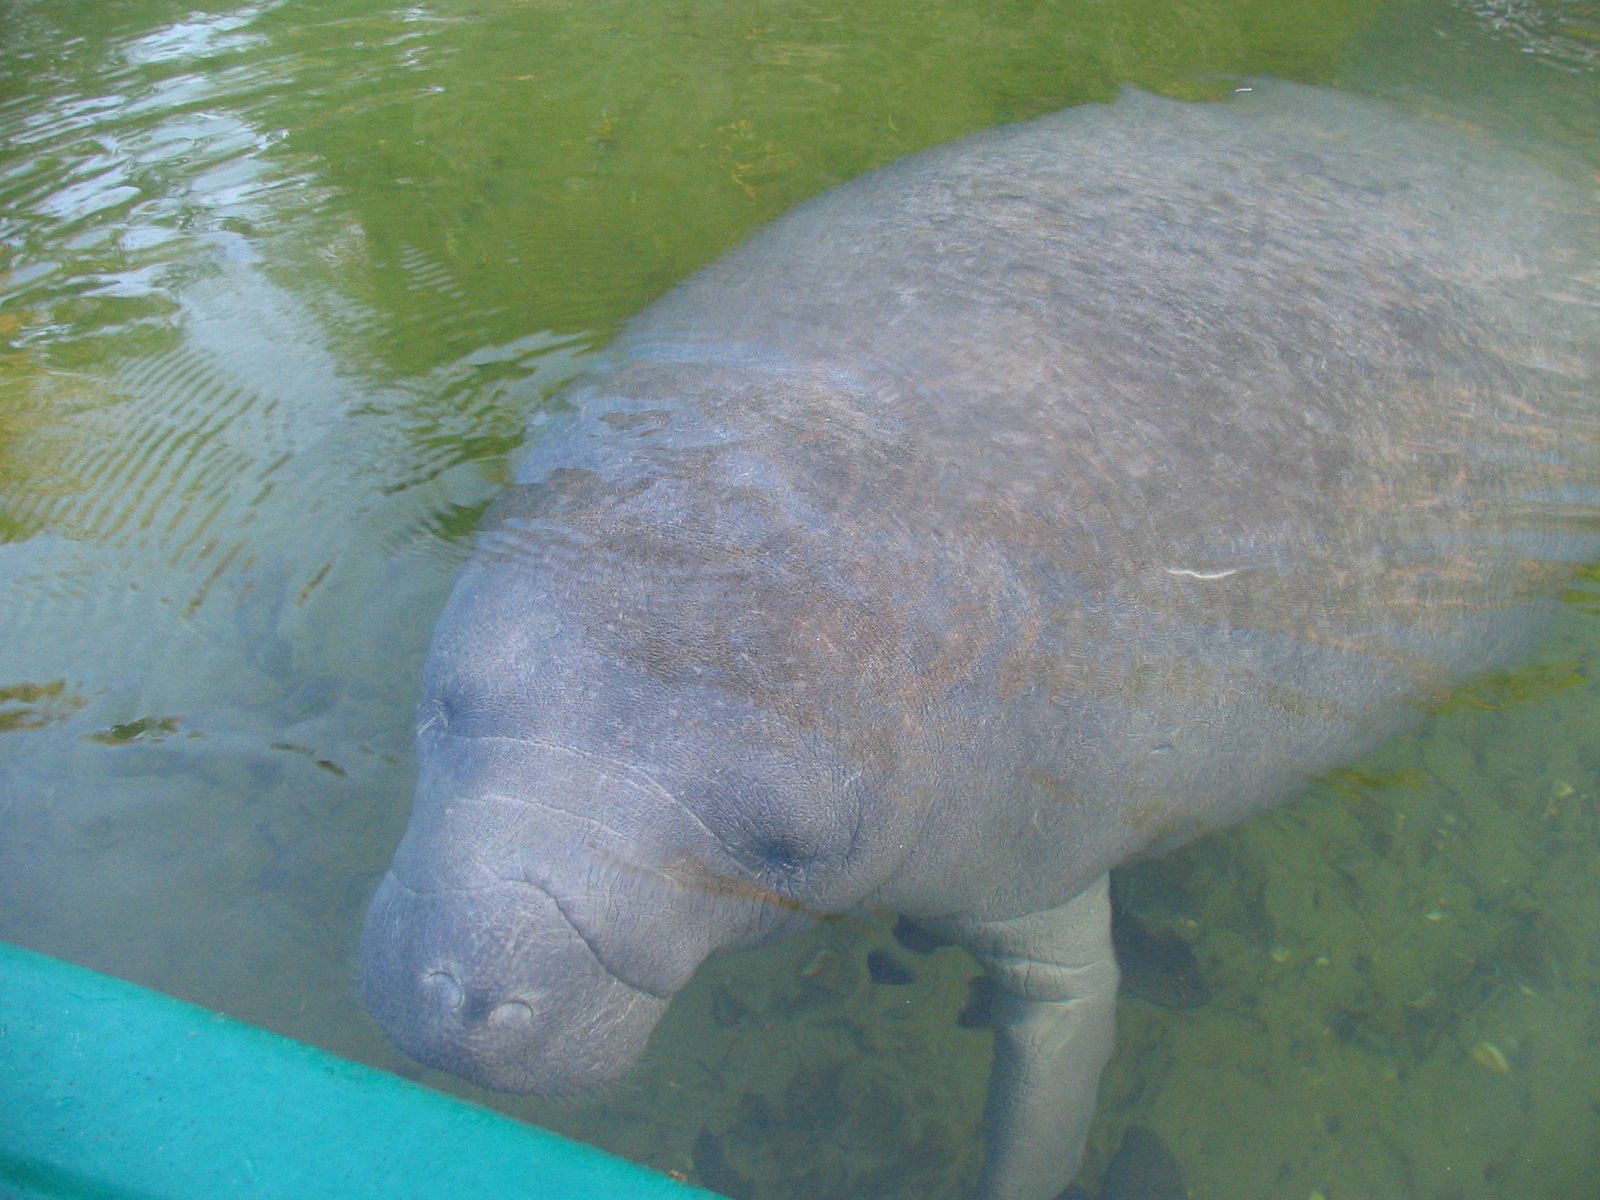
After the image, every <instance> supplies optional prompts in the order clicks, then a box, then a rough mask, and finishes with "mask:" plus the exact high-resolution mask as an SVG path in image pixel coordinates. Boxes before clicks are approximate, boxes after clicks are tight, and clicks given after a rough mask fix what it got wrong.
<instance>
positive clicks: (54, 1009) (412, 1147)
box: [0, 942, 714, 1200]
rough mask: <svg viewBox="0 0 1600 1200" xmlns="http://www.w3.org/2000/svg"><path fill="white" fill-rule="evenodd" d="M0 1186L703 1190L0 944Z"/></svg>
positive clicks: (615, 1195)
mask: <svg viewBox="0 0 1600 1200" xmlns="http://www.w3.org/2000/svg"><path fill="white" fill-rule="evenodd" d="M0 990H3V991H4V993H5V998H6V1003H5V1019H4V1021H3V1022H0V1060H3V1061H4V1062H5V1070H4V1071H0V1113H3V1114H4V1116H3V1117H0V1195H4V1196H7V1197H12V1196H25V1197H29V1198H30V1200H32V1198H33V1197H38V1198H39V1200H46V1198H49V1200H84V1198H86V1197H104V1198H111V1197H121V1198H129V1200H131V1198H136V1197H154V1196H160V1197H163V1200H216V1198H217V1197H219V1196H228V1197H235V1198H237V1200H244V1198H245V1197H251V1198H253V1200H322V1198H324V1197H326V1198H328V1200H364V1198H366V1197H373V1198H374V1200H376V1198H380V1197H382V1198H393V1197H398V1196H412V1195H427V1196H450V1197H452V1198H453V1200H515V1198H516V1197H527V1198H529V1200H532V1198H534V1197H539V1198H541V1200H695V1198H696V1197H700V1198H701V1200H714V1198H713V1197H710V1196H709V1195H708V1193H706V1192H704V1191H701V1190H700V1189H698V1188H692V1187H689V1186H688V1185H686V1184H683V1183H679V1182H677V1181H675V1180H672V1179H668V1178H667V1177H666V1176H664V1175H658V1174H656V1173H655V1172H652V1171H648V1170H645V1169H643V1168H641V1167H637V1166H635V1165H634V1164H632V1163H630V1162H627V1161H625V1160H623V1159H620V1158H614V1157H612V1156H611V1155H609V1154H605V1153H603V1152H601V1151H598V1150H594V1149H592V1148H590V1147H588V1146H584V1145H582V1144H580V1143H577V1142H569V1141H567V1140H566V1139H564V1138H559V1137H556V1136H554V1135H553V1134H550V1133H546V1132H545V1131H544V1130H541V1129H535V1128H533V1127H531V1126H528V1125H523V1124H520V1123H519V1122H516V1121H511V1120H507V1119H506V1118H505V1117H502V1116H500V1115H498V1114H497V1113H492V1112H490V1111H488V1110H487V1109H484V1108H479V1107H478V1106H476V1105H472V1104H466V1103H464V1102H462V1101H460V1100H456V1099H453V1098H451V1097H447V1096H444V1095H441V1094H440V1093H438V1092H435V1091H432V1090H430V1089H428V1088H423V1087H418V1086H417V1085H416V1084H412V1083H407V1082H406V1081H404V1080H402V1079H397V1078H396V1077H395V1076H393V1075H389V1074H386V1073H385V1072H382V1071H374V1070H372V1069H370V1068H368V1067H363V1066H359V1065H357V1064H356V1063H352V1062H347V1061H345V1060H343V1059H338V1058H335V1057H333V1056H332V1055H330V1054H324V1053H323V1052H322V1051H320V1050H314V1049H312V1048H311V1047H309V1046H304V1045H301V1044H300V1043H298V1042H291V1041H289V1040H287V1039H285V1038H281V1037H278V1036H277V1035H276V1034H271V1033H268V1032H266V1031H265V1030H262V1029H256V1028H254V1027H252V1026H249V1025H244V1024H241V1023H240V1022H238V1021H233V1020H230V1019H228V1018H227V1017H224V1016H221V1015H219V1014H217V1013H212V1012H207V1011H206V1010H204V1009H201V1008H196V1007H194V1006H193V1005H191V1004H185V1003H183V1002H182V1001H180V1000H174V999H172V998H171V997H170V996H163V995H162V994H161V993H159V992H152V991H149V990H148V989H145V988H141V987H138V986H136V985H134V984H131V983H124V982H123V981H121V980H119V979H112V978H110V977H109V976H106V975H100V974H97V973H95V972H92V971H88V970H85V969H84V968H82V967H75V966H72V965H71V964H69V963H64V962H62V961H61V960H60V959H53V958H49V957H46V956H44V955H40V954H34V953H32V952H31V951H28V950H23V949H21V948H20V947H17V946H11V945H7V944H6V943H3V942H0Z"/></svg>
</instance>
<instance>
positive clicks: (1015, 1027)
mask: <svg viewBox="0 0 1600 1200" xmlns="http://www.w3.org/2000/svg"><path fill="white" fill-rule="evenodd" d="M948 928H950V930H951V932H952V933H953V934H955V935H956V936H957V938H958V940H959V941H960V942H961V943H962V944H963V945H965V946H966V947H967V948H968V949H969V950H971V951H972V953H973V954H974V955H976V956H977V958H978V960H979V962H981V963H982V964H983V967H984V969H985V970H986V971H987V972H988V973H989V976H990V978H991V979H992V980H993V981H994V984H995V995H994V999H993V1005H994V1007H993V1010H992V1015H993V1024H994V1030H995V1059H994V1070H993V1073H992V1074H991V1075H990V1077H989V1103H988V1108H987V1112H986V1113H985V1118H986V1125H987V1127H988V1138H989V1155H988V1160H987V1162H986V1163H985V1164H984V1170H983V1179H982V1181H981V1184H980V1186H979V1188H978V1195H979V1196H980V1197H981V1200H1051V1198H1052V1197H1054V1196H1056V1195H1057V1194H1058V1193H1059V1192H1060V1191H1061V1189H1062V1188H1064V1187H1066V1185H1067V1184H1068V1183H1069V1182H1070V1181H1071V1179H1072V1177H1073V1176H1074V1175H1075V1174H1077V1171H1078V1163H1079V1160H1080V1159H1081V1158H1082V1156H1083V1143H1084V1139H1085V1138H1086V1137H1087V1136H1088V1133H1089V1123H1090V1121H1091V1120H1092V1118H1093V1117H1094V1106H1095V1093H1096V1091H1097V1090H1098V1087H1099V1083H1100V1070H1101V1068H1102V1067H1104V1066H1105V1064H1106V1060H1107V1059H1108V1058H1110V1057H1111V1047H1112V1043H1113V1041H1114V1039H1115V1035H1116V1000H1117V964H1116V959H1115V958H1114V957H1113V955H1112V951H1111V905H1110V900H1109V897H1108V894H1107V881H1106V878H1105V877H1104V876H1102V877H1101V878H1100V879H1099V880H1097V881H1096V882H1095V883H1094V884H1092V885H1091V886H1090V887H1088V888H1087V889H1085V890H1084V891H1083V892H1082V893H1081V894H1079V895H1078V896H1077V897H1075V898H1074V899H1072V900H1070V901H1069V902H1068V903H1066V904H1063V905H1062V906H1061V907H1060V908H1053V909H1047V910H1045V911H1044V912H1037V913H1030V914H1029V915H1027V916H1024V917H1018V918H1016V919H1015V920H1011V921H981V922H980V921H972V920H963V921H959V922H953V923H952V924H951V925H950V926H949V927H948Z"/></svg>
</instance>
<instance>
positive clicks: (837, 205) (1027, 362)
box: [363, 84, 1600, 1200]
mask: <svg viewBox="0 0 1600 1200" xmlns="http://www.w3.org/2000/svg"><path fill="white" fill-rule="evenodd" d="M1586 202H1587V201H1586V198H1585V196H1584V194H1583V193H1582V191H1581V190H1579V189H1576V188H1573V189H1569V188H1568V187H1567V186H1565V185H1564V184H1562V183H1560V182H1558V181H1556V180H1555V179H1553V178H1551V177H1549V176H1547V175H1545V174H1543V173H1542V172H1541V171H1540V170H1538V169H1537V168H1535V167H1534V166H1532V165H1531V164H1530V163H1528V162H1526V161H1524V160H1522V159H1520V158H1518V157H1516V156H1514V155H1511V154H1508V153H1505V152H1501V151H1497V150H1495V149H1493V148H1492V147H1490V146H1489V145H1487V144H1482V143H1481V142H1480V140H1479V139H1478V138H1477V137H1476V136H1475V135H1474V134H1473V133H1472V132H1471V131H1469V130H1465V129H1463V128H1458V127H1457V126H1455V125H1453V124H1450V123H1448V122H1445V121H1442V120H1430V119H1426V118H1419V117H1407V116H1403V115H1401V114H1398V113H1395V112H1392V111H1390V110H1388V109H1386V108H1384V107H1381V106H1379V105H1377V104H1375V103H1371V102H1368V101H1364V100H1359V99H1355V98H1350V97H1345V96H1340V95H1338V94H1335V93H1332V92H1324V91H1319V90H1315V89H1308V88H1301V87H1295V86H1290V85H1283V84H1261V85H1256V86H1255V87H1254V89H1253V90H1252V91H1250V92H1249V93H1248V94H1243V95H1240V96H1239V97H1237V98H1235V99H1234V100H1233V101H1232V102H1230V103H1228V104H1226V105H1189V104H1182V103H1177V102H1172V101H1167V100H1162V99H1157V98H1154V97H1151V96H1148V95H1143V94H1139V93H1135V92H1131V91H1130V92H1126V93H1124V94H1123V96H1122V97H1121V98H1120V99H1118V100H1117V101H1116V102H1115V103H1114V104H1110V105H1089V106H1085V107H1082V108H1078V109H1073V110H1071V111H1068V112H1064V113H1061V114H1058V115H1055V116H1050V117H1044V118H1041V119H1039V120H1036V121H1032V122H1029V123H1027V124H1021V125H1015V126H1009V127H1006V128H1001V129H996V130H993V131H990V132H988V133H984V134H981V135H978V136H976V137H972V138H968V139H966V140H965V141H961V142H957V143H955V144H954V145H951V146H947V147H943V148H941V149H937V150H934V151H930V152H928V153H925V154H921V155H918V156H916V157H914V158H910V159H907V160H905V161H903V162H900V163H898V164H896V165H894V166H892V167H890V168H888V169H886V170H883V171H879V172H876V173H874V174H871V175H868V176H865V177H864V178H861V179H858V180H856V181H854V182H852V183H849V184H847V185H845V186H843V187H840V188H837V189H836V190H834V191H832V192H830V193H828V194H827V195H825V196H823V197H821V198H820V199H818V200H815V201H813V202H811V203H809V204H806V205H805V206H803V207H801V208H800V209H798V210H797V211H796V212H794V213H793V214H791V215H790V216H788V217H786V218H785V219H783V220H781V221H779V222H778V223H777V224H775V225H774V226H772V227H771V228H769V229H767V230H766V231H765V232H763V233H761V234H760V235H758V236H757V237H755V238H754V239H753V240H751V241H750V242H749V243H748V244H746V245H745V246H744V247H742V248H741V249H739V250H737V251H735V252H734V253H732V254H730V255H728V256H727V257H726V258H725V259H723V260H722V261H721V262H720V263H718V264H717V265H715V266H713V267H711V268H710V269H709V270H707V271H705V272H704V273H702V274H700V275H699V276H697V277H696V278H694V279H692V280H690V281H689V282H688V283H686V284H684V285H683V286H682V287H680V288H678V289H677V290H676V291H675V292H673V293H672V294H670V295H669V296H667V297H666V298H665V299H663V300H662V301H660V302H659V303H657V304H655V305H654V306H652V307H651V308H650V309H649V310H647V311H646V312H645V313H644V314H643V315H642V316H640V317H639V318H638V319H637V320H636V321H635V322H634V324H633V325H632V326H631V328H630V329H629V330H628V331H627V333H626V334H625V335H624V336H623V337H622V339H621V340H620V341H619V342H618V343H617V345H616V347H615V349H614V352H613V353H612V354H611V355H610V357H609V361H608V365H607V366H606V367H605V368H604V369H602V370H599V371H597V372H595V373H593V374H591V375H590V376H588V377H587V378H585V379H583V380H581V381H580V382H579V383H577V384H576V385H575V386H574V387H573V388H572V390H571V392H570V393H569V398H570V400H571V401H572V403H573V405H574V406H575V407H576V410H577V412H576V414H575V415H572V416H569V417H565V418H561V419H559V420H556V421H552V422H550V423H549V426H548V428H545V427H544V426H542V425H541V426H540V427H539V428H538V429H536V431H535V432H536V434H537V436H536V438H535V441H534V444H533V446H532V450H531V453H530V454H529V455H528V458H527V460H526V462H525V463H524V464H523V466H522V468H521V471H520V473H519V475H518V481H517V484H516V486H515V487H514V488H513V489H512V490H511V492H510V494H509V495H508V496H507V497H506V498H505V499H504V500H503V502H501V503H500V505H499V507H498V509H497V510H496V511H495V512H494V513H493V514H492V516H491V519H490V520H489V522H488V525H487V528H486V529H485V530H484V532H483V533H482V534H481V535H480V540H479V542H478V545H477V549H476V551H475V553H474V554H473V557H472V559H471V561H470V562H469V563H468V564H467V567H466V569H465V571H464V572H463V574H462V577H461V580H460V582H459V583H458V585H457V586H456V589H455V592H454V594H453V595H452V597H451V599H450V602H449V605H448V606H447V608H446V609H445V612H444V615H443V617H442V619H441V620H440V623H439V627H438V630H437V633H436V634H435V637H434V642H433V647H432V651H431V654H430V656H429V659H428V665H427V677H426V681H425V684H424V695H423V700H422V707H421V717H420V722H419V726H418V748H419V753H420V757H421V780H420V783H419V786H418V791H417V797H416V804H415V808H414V810H413V813H412V817H411V825H410V827H409V829H408V830H407V831H406V835H405V840H404V842H403V843H402V844H401V846H400V848H399V851H398V853H397V855H396V857H395V860H394V865H393V867H392V869H391V870H390V872H389V874H388V875H387V876H386V877H385V879H384V881H383V884H382V886H381V887H380V889H379V891H378V895H377V898H376V899H375V900H374V901H373V904H372V909H371V912H370V914H369V916H368V920H367V927H366V933H365V943H364V948H363V949H364V956H365V971H366V995H367V999H368V1002H369V1004H370V1007H371V1009H372V1011H373V1013H374V1014H375V1015H376V1016H377V1018H378V1019H379V1021H381V1022H382V1024H383V1025H384V1027H385V1028H386V1029H387V1030H388V1031H389V1033H390V1034H391V1035H392V1036H393V1038H394V1039H395V1041H396V1042H397V1043H398V1044H399V1045H400V1046H401V1047H402V1048H404V1049H405V1050H406V1051H407V1052H408V1053H410V1054H412V1055H414V1056H415V1057H416V1058H418V1059H420V1060H422V1061H423V1062H426V1063H430V1064H433V1065H435V1066H438V1067H442V1068H444V1069H445V1070H448V1071H453V1072H455V1073H457V1074H459V1075H463V1076H465V1077H467V1078H469V1079H472V1080H476V1081H477V1082H479V1083H482V1084H484V1085H486V1086H489V1087H494V1088H502V1089H505V1090H508V1091H529V1092H542V1093H557V1094H559V1093H572V1092H577V1091H580V1090H583V1089H587V1088H590V1087H593V1086H595V1085H597V1084H601V1083H604V1082H606V1081H608V1080H612V1079H616V1078H617V1077H618V1076H619V1075H621V1074H622V1073H623V1072H624V1071H625V1070H626V1069H627V1068H628V1066H629V1064H630V1063H631V1062H632V1061H633V1060H634V1059H635V1057H636V1056H637V1055H638V1054H639V1053H640V1051H641V1050H642V1049H643V1048H644V1045H645V1042H646V1039H647V1038H648V1037H649V1034H650V1031H651V1028H652V1027H653V1026H654V1025H655V1023H656V1021H657V1020H658V1019H659V1017H660V1016H661V1014H662V1012H663V1010H664V1009H665V1008H666V1006H667V1003H668V1001H669V1000H670V998H671V997H672V995H673V993H675V992H676V991H678V989H679V988H681V987H682V986H683V985H684V983H685V981H687V980H688V978H689V977H690V975H692V974H693V973H694V971H695V969H696V967H698V966H699V965H700V963H701V962H702V961H704V960H705V959H706V958H707V956H709V955H712V954H718V953H722V952H725V951H729V950H735V949H739V948H742V947H747V946H752V945H755V944H756V943H759V942H762V941H764V940H766V939H768V938H770V937H772V936H773V935H775V934H778V933H782V932H784V931H787V930H790V929H792V928H794V927H796V926H797V925H799V924H800V923H802V922H804V921H806V920H809V919H810V918H811V916H812V915H814V914H818V913H835V912H841V911H845V910H848V909H853V908H858V907H861V906H871V907H873V908H879V909H889V910H893V911H895V912H899V913H906V914H909V915H911V916H913V917H916V918H920V919H923V920H925V921H927V922H928V923H930V924H932V925H933V926H935V927H936V928H937V929H939V930H940V931H942V933H943V934H944V935H945V936H947V937H949V938H950V939H952V940H954V941H957V942H959V943H961V944H964V945H966V946H967V947H969V948H970V949H971V950H972V952H973V953H974V954H975V955H977V957H978V958H979V959H980V960H981V961H982V962H983V963H984V964H985V965H986V967H987V969H988V970H989V971H990V972H991V973H992V974H993V976H994V977H995V981H996V983H997V984H998V985H999V989H1000V992H1001V996H1002V1000H1001V1004H1000V1005H999V1007H998V1010H997V1011H998V1035H997V1043H996V1044H997V1060H996V1064H995V1068H994V1074H993V1079H992V1082H991V1089H990V1102H989V1112H988V1120H989V1128H990V1136H991V1148H990V1155H989V1161H988V1164H987V1167H986V1169H985V1174H984V1178H983V1183H982V1194H983V1195H984V1196H985V1197H987V1198H989V1200H1042V1198H1045V1197H1049V1196H1053V1195H1054V1194H1055V1193H1056V1192H1057V1191H1058V1190H1059V1189H1060V1188H1061V1187H1062V1186H1063V1185H1064V1184H1065V1183H1066V1182H1067V1180H1068V1179H1069V1177H1070V1176H1071V1175H1072V1174H1073V1173H1074V1171H1075V1170H1076V1167H1077V1163H1078V1159H1079V1155H1080V1152H1081V1148H1082V1144H1083V1139H1084V1134H1085V1131H1086V1129H1087V1126H1088V1123H1089V1119H1090V1115H1091V1111H1092V1108H1093V1101H1094V1093H1095V1087H1096V1080H1097V1077H1098V1074H1099V1071H1100V1068H1101V1066H1102V1064H1103V1063H1104V1061H1105V1059H1106V1057H1107V1055H1108V1054H1109V1052H1110V1048H1111V1039H1112V1023H1113V1011H1112V1009H1113V997H1114V993H1115V990H1116V980H1117V970H1116V966H1115V964H1114V962H1113V960H1112V957H1111V949H1110V942H1109V933H1108V918H1107V905H1106V872H1107V871H1108V870H1109V869H1110V868H1111V867H1113V866H1115V865H1116V864H1118V863H1120V862H1123V861H1124V860H1126V859H1128V858H1129V857H1130V856H1133V855H1137V854H1139V853H1141V852H1145V851H1152V850H1160V849H1162V848H1166V847H1169V846H1172V845H1174V844H1176V843H1178V842H1181V841H1183V840H1185V839H1188V838H1190V837H1192V836H1194V835H1196V834H1198V833H1200V832H1202V831H1205V830H1209V829H1214V828H1216V827H1218V826H1220V825H1225V824H1227V823H1228V822H1230V821H1235V820H1237V819H1239V818H1240V817H1243V816H1244V815H1246V814H1248V813H1251V812H1254V811H1256V810H1259V809H1261V808H1264V807H1266V806H1267V805H1270V804H1273V803H1275V802H1277V801H1279V800H1282V799H1284V798H1286V797H1288V796H1290V795H1291V794H1292V793H1293V792H1294V791H1295V790H1296V789H1297V788H1299V787H1301V785H1302V784H1303V783H1305V781H1306V780H1307V778H1308V777H1309V776H1312V775H1315V774H1316V773H1317V772H1320V771H1322V770H1324V769H1326V768H1329V767H1331V766H1334V765H1335V764H1338V763H1340V762H1341V761H1344V760H1346V759H1348V758H1350V757H1351V756H1353V755H1355V754H1357V753H1359V752H1360V751H1362V750H1364V749H1365V748H1367V747H1369V746H1372V745H1373V744H1374V742H1375V741H1376V740H1378V739H1379V738H1381V737H1383V736H1385V735H1386V734H1389V733H1392V732H1393V731H1394V730H1396V729H1397V728H1399V727H1400V726H1402V725H1403V724H1404V723H1405V722H1406V721H1407V720H1409V719H1410V718H1411V717H1412V716H1413V714H1414V713H1415V712H1416V709H1417V707H1418V705H1419V702H1425V701H1426V700H1428V699H1429V698H1431V697H1435V696H1437V695H1438V694H1439V693H1440V692H1441V690H1442V689H1443V688H1445V687H1447V686H1449V685H1450V684H1451V683H1452V682H1453V681H1456V680H1459V679H1461V678H1462V677H1463V676H1465V675H1467V674H1469V673H1471V672H1473V671H1476V670H1479V669H1482V668H1485V667H1487V666H1490V665H1492V664H1495V663H1498V662H1502V661H1504V660H1506V659H1508V658H1510V657H1512V656H1514V655H1515V654H1517V653H1518V652H1520V651H1522V650H1523V649H1524V648H1526V647H1527V646H1528V645H1529V643H1530V641H1531V640H1532V639H1533V638H1535V637H1536V636H1537V634H1538V632H1539V630H1540V629H1541V627H1542V626H1543V625H1544V623H1545V622H1546V619H1547V618H1548V615H1549V612H1550V608H1551V605H1552V603H1553V601H1552V600H1550V599H1549V597H1550V595H1551V593H1552V591H1553V589H1555V588H1556V587H1557V586H1558V585H1559V583H1560V580H1561V578H1562V577H1563V576H1564V575H1565V574H1566V573H1567V572H1568V570H1569V566H1570V564H1571V563H1572V562H1573V561H1575V560H1578V559H1582V558H1585V557H1587V556H1590V555H1594V554H1596V553H1600V546H1597V544H1596V542H1595V540H1594V538H1593V537H1592V535H1591V533H1590V532H1589V530H1590V523H1589V520H1588V518H1589V517H1590V516H1591V515H1592V511H1593V510H1592V505H1593V503H1594V500H1595V496H1596V493H1595V487H1594V485H1595V482H1596V481H1595V475H1594V472H1593V470H1592V467H1593V464H1594V462H1595V460H1596V455H1595V449H1596V446H1595V443H1596V432H1597V431H1596V424H1595V418H1594V416H1593V415H1592V407H1593V402H1594V400H1595V394H1596V386H1595V378H1594V373H1595V360H1596V352H1595V347H1594V345H1593V344H1592V342H1590V343H1587V344H1586V343H1585V340H1584V339H1585V338H1592V337H1593V336H1594V334H1593V327H1594V325H1595V324H1596V322H1595V320H1594V317H1595V309H1594V307H1593V305H1594V304H1595V287H1594V275H1593V268H1592V266H1591V265H1589V264H1588V263H1587V262H1586V261H1585V260H1584V258H1583V253H1584V250H1583V248H1584V247H1586V246H1588V245H1589V244H1590V243H1589V239H1590V238H1591V237H1592V232H1591V231H1590V228H1589V226H1588V225H1587V224H1585V223H1583V222H1585V221H1586V220H1587V218H1580V215H1579V210H1580V209H1581V208H1583V206H1584V205H1585V204H1586ZM1586 272H1587V280H1585V278H1584V276H1585V273H1586Z"/></svg>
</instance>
